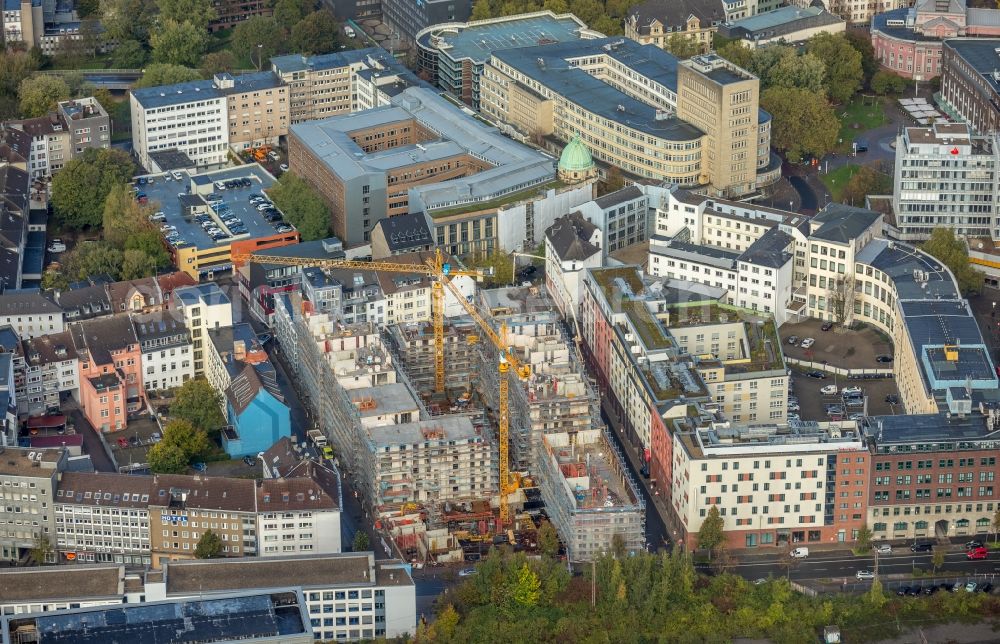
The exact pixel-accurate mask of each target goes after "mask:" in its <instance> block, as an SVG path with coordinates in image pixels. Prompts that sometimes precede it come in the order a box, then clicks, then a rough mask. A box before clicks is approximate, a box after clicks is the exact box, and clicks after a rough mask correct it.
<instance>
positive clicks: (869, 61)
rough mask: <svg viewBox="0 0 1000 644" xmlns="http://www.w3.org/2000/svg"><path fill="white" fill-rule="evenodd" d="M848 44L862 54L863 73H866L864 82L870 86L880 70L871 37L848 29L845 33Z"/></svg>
mask: <svg viewBox="0 0 1000 644" xmlns="http://www.w3.org/2000/svg"><path fill="white" fill-rule="evenodd" d="M844 36H845V37H846V38H847V42H849V43H850V44H851V47H854V49H855V50H857V52H858V53H859V54H861V71H862V72H863V73H864V82H865V84H868V83H869V82H870V81H871V79H872V77H873V76H874V75H875V72H877V71H878V70H879V62H878V59H877V58H875V48H874V47H873V46H872V39H871V37H870V36H869V35H868V34H867V33H866V32H865V31H862V30H858V29H848V30H847V31H846V32H844Z"/></svg>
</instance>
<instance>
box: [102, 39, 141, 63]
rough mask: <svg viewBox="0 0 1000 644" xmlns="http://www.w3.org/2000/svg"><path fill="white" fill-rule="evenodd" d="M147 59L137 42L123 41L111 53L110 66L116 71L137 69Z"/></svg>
mask: <svg viewBox="0 0 1000 644" xmlns="http://www.w3.org/2000/svg"><path fill="white" fill-rule="evenodd" d="M147 58H148V56H147V54H146V49H145V47H143V46H142V43H140V42H139V41H138V40H132V39H129V40H123V41H122V42H120V43H118V46H117V47H115V48H114V49H113V50H112V51H111V65H112V66H114V67H115V68H117V69H139V68H141V67H142V66H143V65H145V64H146V59H147Z"/></svg>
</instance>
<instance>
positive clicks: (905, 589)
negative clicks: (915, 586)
mask: <svg viewBox="0 0 1000 644" xmlns="http://www.w3.org/2000/svg"><path fill="white" fill-rule="evenodd" d="M909 592H910V587H909V586H900V587H899V588H897V589H896V594H897V595H899V596H900V597H905V596H906V595H908V594H909Z"/></svg>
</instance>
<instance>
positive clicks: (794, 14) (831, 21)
mask: <svg viewBox="0 0 1000 644" xmlns="http://www.w3.org/2000/svg"><path fill="white" fill-rule="evenodd" d="M902 11H903V12H904V13H905V11H906V9H903V10H902ZM878 15H884V14H878ZM842 22H844V21H843V19H841V18H840V17H838V16H835V15H833V14H832V13H830V12H829V11H826V10H825V9H823V8H822V7H792V6H788V7H780V8H778V9H774V10H772V11H766V12H764V13H759V14H757V15H755V16H748V17H746V18H742V19H740V20H736V21H734V22H731V23H728V24H727V25H726V27H727V28H728V31H729V32H730V33H732V32H735V31H737V30H739V31H743V32H745V33H746V34H747V35H746V36H743V37H744V38H747V37H749V38H753V36H754V35H760V36H763V37H765V38H774V37H777V36H781V35H784V34H790V33H792V32H794V31H796V30H799V29H809V28H816V27H823V26H828V25H835V24H837V23H842ZM761 32H766V33H761Z"/></svg>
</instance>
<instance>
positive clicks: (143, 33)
mask: <svg viewBox="0 0 1000 644" xmlns="http://www.w3.org/2000/svg"><path fill="white" fill-rule="evenodd" d="M100 6H101V11H100V13H101V24H102V25H103V27H104V38H105V40H107V41H108V42H111V41H118V42H124V41H126V40H137V41H139V42H140V43H146V42H148V41H149V30H150V28H151V27H152V25H153V18H154V15H155V11H156V7H155V5H154V4H153V3H152V2H151V1H149V0H100Z"/></svg>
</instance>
